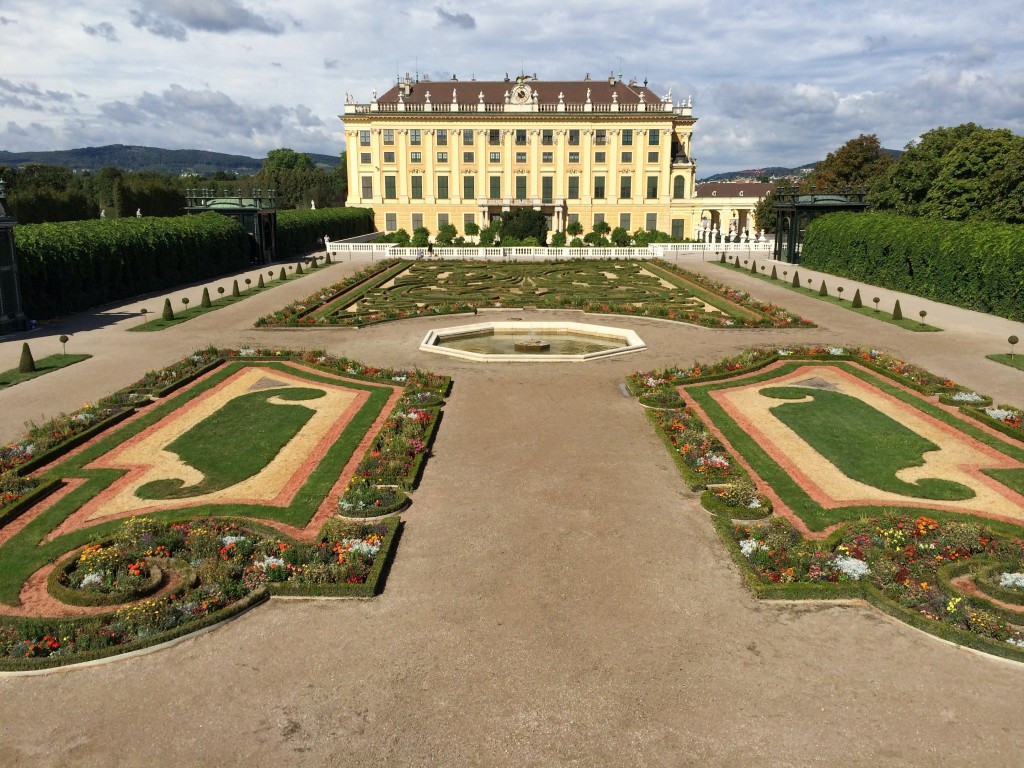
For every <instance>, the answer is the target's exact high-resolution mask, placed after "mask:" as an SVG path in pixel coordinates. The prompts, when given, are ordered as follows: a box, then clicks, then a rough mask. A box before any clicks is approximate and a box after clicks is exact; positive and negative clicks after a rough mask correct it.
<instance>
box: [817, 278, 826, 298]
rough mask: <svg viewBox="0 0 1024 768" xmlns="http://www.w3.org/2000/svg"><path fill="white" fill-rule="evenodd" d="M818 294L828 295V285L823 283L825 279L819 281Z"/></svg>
mask: <svg viewBox="0 0 1024 768" xmlns="http://www.w3.org/2000/svg"><path fill="white" fill-rule="evenodd" d="M818 295H819V296H828V287H827V286H826V285H825V281H824V280H822V281H821V288H819V289H818Z"/></svg>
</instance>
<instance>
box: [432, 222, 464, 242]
mask: <svg viewBox="0 0 1024 768" xmlns="http://www.w3.org/2000/svg"><path fill="white" fill-rule="evenodd" d="M457 234H458V230H456V229H455V225H454V224H441V225H440V226H439V227H438V228H437V236H436V237H435V238H434V243H435V244H436V245H438V246H440V247H442V248H445V247H448V246H450V245H451V244H452V240H454V239H455V236H456V235H457Z"/></svg>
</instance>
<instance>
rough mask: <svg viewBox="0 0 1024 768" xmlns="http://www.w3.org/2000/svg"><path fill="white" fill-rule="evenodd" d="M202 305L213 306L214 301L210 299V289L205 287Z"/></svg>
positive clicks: (201, 300)
mask: <svg viewBox="0 0 1024 768" xmlns="http://www.w3.org/2000/svg"><path fill="white" fill-rule="evenodd" d="M199 306H200V307H212V306H213V302H211V301H210V289H209V288H203V298H202V299H200V301H199Z"/></svg>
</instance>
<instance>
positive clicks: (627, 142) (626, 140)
mask: <svg viewBox="0 0 1024 768" xmlns="http://www.w3.org/2000/svg"><path fill="white" fill-rule="evenodd" d="M622 146H624V147H631V146H633V129H632V128H624V129H623V130H622Z"/></svg>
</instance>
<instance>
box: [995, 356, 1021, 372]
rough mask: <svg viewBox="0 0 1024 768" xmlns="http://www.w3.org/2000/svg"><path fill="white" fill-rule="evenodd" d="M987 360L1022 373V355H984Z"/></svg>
mask: <svg viewBox="0 0 1024 768" xmlns="http://www.w3.org/2000/svg"><path fill="white" fill-rule="evenodd" d="M985 357H987V358H988V359H989V360H994V361H995V362H997V363H1002V364H1003V365H1008V366H1010V367H1011V368H1017V369H1018V370H1021V371H1024V355H1021V354H1016V355H1012V356H1011V355H985Z"/></svg>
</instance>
